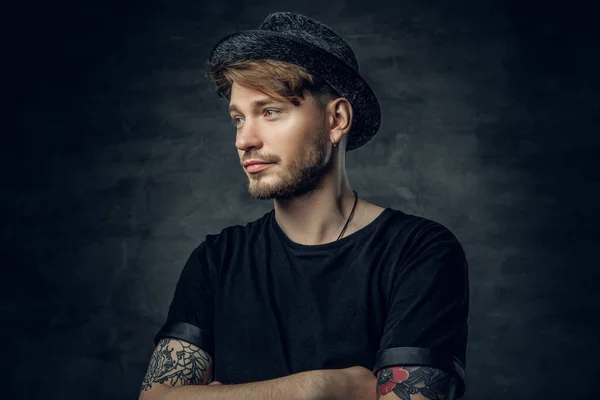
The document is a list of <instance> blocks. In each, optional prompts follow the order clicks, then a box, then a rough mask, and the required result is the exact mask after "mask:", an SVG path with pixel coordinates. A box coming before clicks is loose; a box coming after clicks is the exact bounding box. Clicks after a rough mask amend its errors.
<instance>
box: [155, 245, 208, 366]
mask: <svg viewBox="0 0 600 400" xmlns="http://www.w3.org/2000/svg"><path fill="white" fill-rule="evenodd" d="M212 282H213V279H212V278H211V273H210V270H209V265H208V261H207V257H206V243H205V242H203V243H202V244H201V245H200V246H198V247H197V248H195V249H194V250H193V251H192V253H191V255H190V256H189V258H188V260H187V261H186V263H185V265H184V267H183V270H182V271H181V274H180V276H179V280H178V281H177V285H176V287H175V293H174V295H173V299H172V301H171V305H170V306H169V312H168V315H167V320H166V322H165V323H164V325H163V326H162V328H161V329H160V330H159V331H158V333H157V334H156V336H155V337H154V344H155V345H156V344H158V342H159V341H160V340H161V339H163V338H176V339H181V340H185V341H187V342H190V343H192V344H195V345H196V346H198V347H200V348H201V349H202V350H204V351H206V352H207V353H209V354H210V355H211V356H213V349H214V347H213V332H212V330H213V315H214V296H213V293H214V289H213V287H214V286H213V284H212Z"/></svg>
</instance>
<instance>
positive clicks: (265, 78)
mask: <svg viewBox="0 0 600 400" xmlns="http://www.w3.org/2000/svg"><path fill="white" fill-rule="evenodd" d="M206 77H207V78H208V79H209V80H210V81H211V82H213V83H215V84H216V85H217V92H218V94H219V95H220V96H221V97H224V98H226V99H227V100H231V86H232V85H233V82H235V83H236V84H238V85H240V86H244V87H247V88H250V89H255V90H258V91H260V92H262V93H265V94H266V95H267V96H270V97H273V98H276V99H279V100H284V101H289V102H291V103H292V104H295V105H299V104H300V103H299V101H298V98H301V99H303V98H304V92H305V91H307V92H309V93H310V94H312V95H313V96H314V97H315V98H316V100H317V101H318V103H319V104H320V105H321V106H324V105H325V104H326V103H327V101H329V100H332V99H335V98H337V97H340V95H339V94H338V93H337V92H336V91H335V90H334V89H333V88H332V87H331V86H330V85H329V84H327V83H326V82H325V81H324V80H323V79H322V78H320V77H318V76H316V75H313V74H311V73H310V72H308V70H306V68H303V67H301V66H299V65H296V64H292V63H288V62H285V61H278V60H271V59H265V60H244V61H237V62H234V63H231V64H228V65H227V66H226V67H224V68H218V69H214V70H208V71H207V72H206Z"/></svg>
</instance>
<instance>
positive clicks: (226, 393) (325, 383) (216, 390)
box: [139, 339, 454, 400]
mask: <svg viewBox="0 0 600 400" xmlns="http://www.w3.org/2000/svg"><path fill="white" fill-rule="evenodd" d="M339 371H342V370H315V371H306V372H301V373H297V374H293V375H288V376H286V377H283V378H277V379H271V380H268V381H262V382H253V383H247V384H236V385H207V384H208V382H209V381H210V379H211V376H212V359H211V357H210V355H209V354H208V353H206V352H205V351H203V350H202V349H200V348H199V347H197V346H195V345H193V344H191V343H188V342H186V341H183V340H179V339H162V340H161V341H160V342H159V343H158V345H157V346H156V349H155V350H154V353H153V354H152V357H151V359H150V363H149V366H148V370H147V372H146V376H145V377H144V379H143V382H142V386H141V393H140V397H139V399H140V400H154V399H172V400H179V399H181V400H185V399H189V400H192V399H205V400H225V399H239V398H244V399H248V400H253V399H261V400H270V399H290V400H296V399H298V400H321V399H323V400H326V399H327V400H337V399H344V400H354V399H357V400H358V399H359V397H358V394H357V392H358V390H357V389H358V388H360V387H361V385H362V387H365V385H366V386H367V391H368V393H369V395H368V397H367V398H364V399H363V398H360V400H376V399H379V400H395V399H401V400H452V399H453V393H454V380H453V379H451V377H450V375H448V374H447V373H445V372H443V371H441V370H439V369H436V368H431V367H426V366H410V367H401V366H393V367H387V368H383V369H381V370H380V371H379V372H378V374H377V378H376V380H375V378H374V377H373V376H372V373H371V372H370V371H368V370H366V369H365V371H364V373H363V375H360V376H358V375H354V378H355V380H356V378H357V376H358V379H359V380H362V381H363V382H364V384H362V383H361V382H358V383H357V382H355V381H354V382H353V381H352V379H350V380H348V379H342V374H340V373H339ZM370 385H372V391H371V390H370ZM351 387H352V388H353V389H351ZM348 395H349V396H350V397H348Z"/></svg>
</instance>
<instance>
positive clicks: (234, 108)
mask: <svg viewBox="0 0 600 400" xmlns="http://www.w3.org/2000/svg"><path fill="white" fill-rule="evenodd" d="M270 104H281V102H280V101H277V100H273V99H266V100H255V101H253V102H252V103H251V104H250V107H252V108H259V107H264V106H267V105H270ZM232 111H237V112H241V111H240V110H239V109H238V108H237V106H236V105H235V104H232V105H230V106H229V112H232Z"/></svg>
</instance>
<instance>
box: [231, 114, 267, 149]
mask: <svg viewBox="0 0 600 400" xmlns="http://www.w3.org/2000/svg"><path fill="white" fill-rule="evenodd" d="M261 146H262V142H261V139H260V135H259V133H258V125H257V124H256V123H255V122H254V121H253V120H252V119H250V118H248V119H246V121H244V124H243V125H242V126H241V127H240V128H238V130H237V134H236V138H235V147H237V148H238V150H240V151H247V150H248V149H249V148H252V147H254V148H260V147H261Z"/></svg>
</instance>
